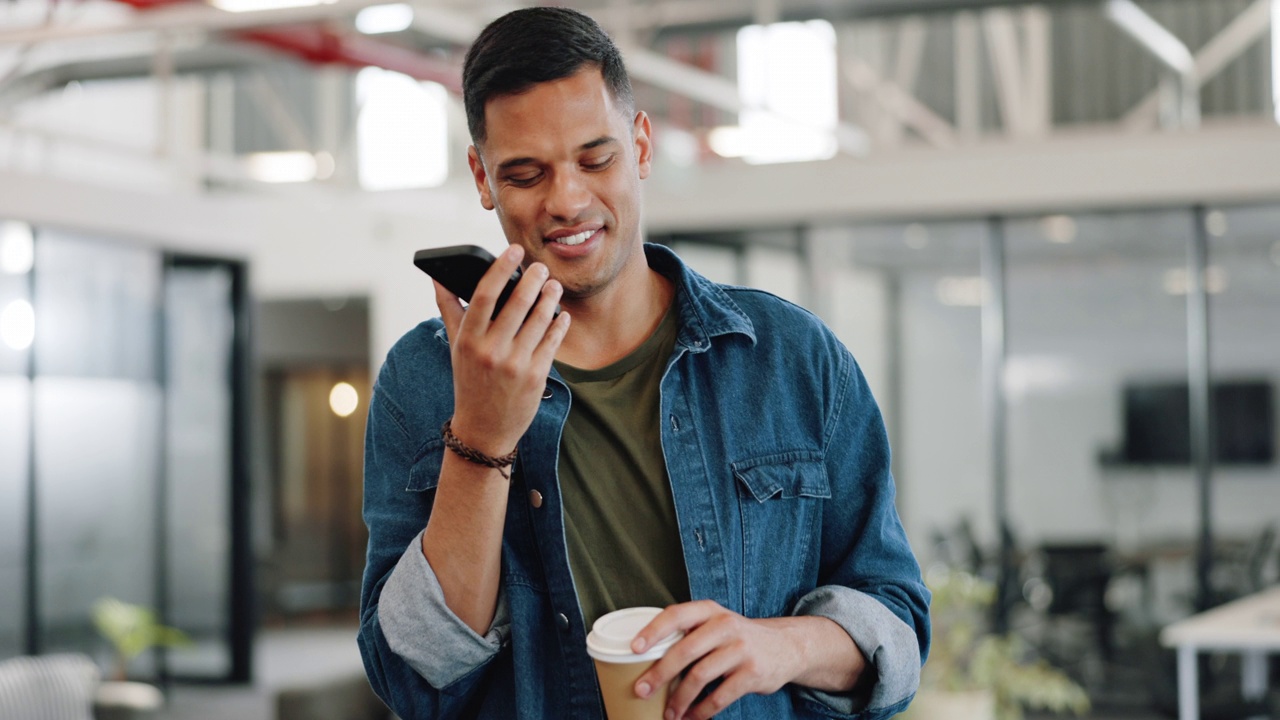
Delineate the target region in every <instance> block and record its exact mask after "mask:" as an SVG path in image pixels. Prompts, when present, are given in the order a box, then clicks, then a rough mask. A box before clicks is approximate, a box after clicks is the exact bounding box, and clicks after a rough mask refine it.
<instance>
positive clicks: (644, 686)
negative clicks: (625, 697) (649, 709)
mask: <svg viewBox="0 0 1280 720" xmlns="http://www.w3.org/2000/svg"><path fill="white" fill-rule="evenodd" d="M652 691H653V688H651V687H649V683H643V682H642V683H640V684H639V685H636V695H638V696H639V697H642V698H647V697H649V693H650V692H652Z"/></svg>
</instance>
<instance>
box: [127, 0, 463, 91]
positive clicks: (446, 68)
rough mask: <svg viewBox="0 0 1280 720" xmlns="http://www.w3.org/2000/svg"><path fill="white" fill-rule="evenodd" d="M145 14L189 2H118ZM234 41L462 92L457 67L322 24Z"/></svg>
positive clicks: (249, 33) (253, 33)
mask: <svg viewBox="0 0 1280 720" xmlns="http://www.w3.org/2000/svg"><path fill="white" fill-rule="evenodd" d="M117 1H118V2H122V3H124V4H126V5H130V6H132V7H134V8H137V9H138V10H140V11H144V12H145V11H147V10H150V9H152V8H157V7H162V6H165V5H175V4H178V3H183V2H188V1H189V0H117ZM230 36H231V37H234V38H236V39H239V40H242V41H245V42H250V43H254V44H256V45H262V46H265V47H269V48H272V49H274V50H277V51H279V52H282V53H284V54H286V55H292V56H294V57H297V58H300V59H302V60H305V61H307V62H309V63H314V64H316V65H343V66H346V67H353V68H364V67H380V68H384V69H386V70H394V71H395V72H399V73H404V74H405V75H408V76H409V77H411V78H414V79H416V80H427V81H430V82H435V83H440V84H441V85H444V86H445V87H446V88H448V89H449V91H450V92H452V93H455V94H460V93H461V92H462V70H461V68H460V67H459V66H458V64H456V63H454V62H450V61H448V60H443V59H440V58H435V57H431V56H429V55H424V54H422V53H420V52H418V51H416V50H412V49H410V48H406V47H402V46H399V45H395V44H392V43H389V42H387V41H385V40H379V39H373V38H370V37H368V36H365V35H358V34H354V33H349V32H340V31H338V30H336V29H334V28H332V27H329V26H327V25H324V24H319V23H316V24H308V25H293V26H287V27H279V28H270V29H262V30H241V31H236V32H234V33H231V34H230Z"/></svg>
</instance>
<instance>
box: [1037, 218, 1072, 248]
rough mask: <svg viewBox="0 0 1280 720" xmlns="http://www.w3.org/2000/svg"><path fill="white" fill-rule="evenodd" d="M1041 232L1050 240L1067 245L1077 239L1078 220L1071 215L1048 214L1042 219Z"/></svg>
mask: <svg viewBox="0 0 1280 720" xmlns="http://www.w3.org/2000/svg"><path fill="white" fill-rule="evenodd" d="M1040 232H1042V233H1044V236H1045V237H1046V238H1048V240H1049V242H1052V243H1057V244H1059V245H1066V244H1068V243H1071V242H1074V241H1075V239H1076V232H1077V229H1076V221H1075V219H1074V218H1072V217H1071V216H1070V215H1046V216H1045V217H1043V218H1041V219H1040Z"/></svg>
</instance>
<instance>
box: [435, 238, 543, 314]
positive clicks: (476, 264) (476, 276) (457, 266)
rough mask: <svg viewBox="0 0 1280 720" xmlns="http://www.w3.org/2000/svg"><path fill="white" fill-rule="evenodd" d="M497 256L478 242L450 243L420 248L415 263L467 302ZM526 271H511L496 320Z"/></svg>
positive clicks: (494, 310)
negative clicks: (469, 243)
mask: <svg viewBox="0 0 1280 720" xmlns="http://www.w3.org/2000/svg"><path fill="white" fill-rule="evenodd" d="M493 261H494V257H493V256H492V255H490V254H489V251H488V250H485V249H484V248H482V247H478V246H476V245H450V246H449V247H442V248H432V249H430V250H419V251H418V252H416V253H414V254H413V264H414V265H417V266H418V269H419V270H421V271H422V272H424V273H426V274H428V275H430V276H431V277H433V278H435V279H436V280H437V281H438V282H439V283H440V284H441V285H443V286H445V289H447V290H448V291H449V292H451V293H453V294H454V295H457V296H458V297H460V298H462V299H463V300H465V301H467V302H468V303H469V302H471V296H472V295H473V294H474V293H475V291H476V285H479V284H480V278H482V277H484V274H485V273H486V272H488V271H489V266H490V265H492V264H493ZM522 275H523V273H522V272H521V271H520V268H516V271H515V272H513V273H511V277H510V278H508V279H507V286H506V287H504V288H503V289H502V292H501V293H500V294H499V295H498V302H497V303H496V304H495V305H494V307H493V319H497V317H498V313H499V312H501V311H502V306H503V305H506V304H507V299H508V298H510V297H511V293H512V292H514V291H515V289H516V283H518V282H520V277H521V276H522ZM555 314H556V315H559V314H560V306H559V305H557V306H556V310H555Z"/></svg>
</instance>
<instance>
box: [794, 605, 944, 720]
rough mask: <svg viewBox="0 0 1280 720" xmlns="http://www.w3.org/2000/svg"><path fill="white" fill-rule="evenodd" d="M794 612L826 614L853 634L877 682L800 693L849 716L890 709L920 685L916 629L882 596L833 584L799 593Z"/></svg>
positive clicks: (918, 648) (799, 613) (803, 689)
mask: <svg viewBox="0 0 1280 720" xmlns="http://www.w3.org/2000/svg"><path fill="white" fill-rule="evenodd" d="M792 614H794V615H811V616H817V617H825V618H827V619H829V620H831V621H832V622H834V623H835V624H837V625H839V626H840V627H842V628H844V631H845V632H847V633H849V637H850V638H852V639H853V642H854V644H855V645H857V646H858V650H860V651H861V652H862V655H863V657H865V658H866V659H867V664H868V666H869V667H868V672H874V673H875V676H876V681H875V682H874V683H871V684H869V685H868V688H869V691H870V694H864V695H863V696H857V695H855V694H854V693H853V692H847V693H829V692H823V691H821V690H814V689H811V688H802V689H801V694H802V695H804V696H807V697H809V698H811V699H813V700H816V701H818V702H820V703H822V704H823V705H826V706H827V707H829V708H831V709H833V710H835V711H837V712H838V713H841V714H845V715H852V714H854V713H856V712H860V711H862V710H877V709H883V710H887V709H890V708H894V707H896V706H898V705H900V704H902V703H904V702H906V701H908V700H910V699H911V697H912V696H913V695H914V694H915V691H916V688H917V687H918V686H919V684H920V666H921V662H920V645H919V639H918V638H917V636H916V631H915V630H914V629H913V628H912V627H911V626H909V625H907V624H906V623H904V622H902V620H901V619H899V618H898V616H897V615H894V614H893V613H892V612H891V611H890V610H889V608H887V607H885V606H884V604H882V603H881V602H880V601H879V600H877V599H875V598H874V597H872V596H871V595H868V594H866V593H863V592H859V591H857V590H852V589H850V588H846V587H839V586H835V585H828V586H824V587H820V588H818V589H816V590H814V591H813V592H811V593H809V594H808V595H805V596H804V597H802V598H800V601H799V602H798V603H796V607H795V611H794V612H793V613H792Z"/></svg>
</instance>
